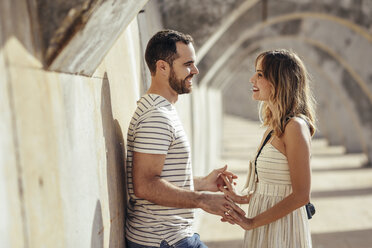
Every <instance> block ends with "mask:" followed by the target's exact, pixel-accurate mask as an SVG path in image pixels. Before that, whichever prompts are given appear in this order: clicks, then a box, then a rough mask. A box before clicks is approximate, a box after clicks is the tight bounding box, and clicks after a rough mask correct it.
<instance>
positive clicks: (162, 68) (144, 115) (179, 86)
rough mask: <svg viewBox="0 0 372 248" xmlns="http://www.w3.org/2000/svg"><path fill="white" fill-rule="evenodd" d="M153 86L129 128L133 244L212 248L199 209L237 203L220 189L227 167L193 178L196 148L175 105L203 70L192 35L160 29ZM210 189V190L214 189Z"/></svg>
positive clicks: (152, 55)
mask: <svg viewBox="0 0 372 248" xmlns="http://www.w3.org/2000/svg"><path fill="white" fill-rule="evenodd" d="M145 59H146V63H147V65H148V67H149V69H150V72H151V86H150V88H149V90H148V91H147V94H146V95H144V96H143V97H142V98H141V99H140V100H139V101H138V103H137V104H138V107H137V109H136V111H135V113H134V115H133V118H132V120H131V123H130V126H129V129H128V156H127V183H128V193H129V204H128V208H127V210H128V211H127V223H126V240H127V247H128V248H137V247H161V248H163V247H206V246H205V245H204V244H203V243H202V242H201V241H200V239H199V236H198V235H197V234H194V233H193V230H192V224H193V218H194V212H193V208H201V209H203V210H204V211H206V212H209V213H211V214H216V215H220V216H222V217H223V216H224V215H225V214H226V213H227V211H229V209H231V208H232V207H231V205H232V204H233V203H232V202H230V201H228V200H226V199H225V197H224V196H223V194H220V193H212V192H216V191H218V184H220V185H224V182H223V180H222V179H221V177H220V175H221V174H222V173H224V174H225V175H227V176H228V177H230V179H231V178H234V177H235V175H233V174H232V173H230V172H227V171H226V166H225V167H224V168H221V169H218V170H214V171H212V172H211V173H210V174H209V175H207V176H206V177H203V178H193V176H192V168H191V156H190V146H189V143H188V140H187V137H186V134H185V132H184V130H183V127H182V124H181V122H180V120H179V118H178V115H177V112H176V109H175V107H174V104H175V103H176V101H177V99H178V95H179V94H185V93H190V92H191V90H192V78H193V76H194V75H197V74H198V73H199V71H198V69H197V67H196V66H195V51H194V47H193V40H192V38H191V36H189V35H185V34H182V33H180V32H177V31H173V30H165V31H160V32H158V33H157V34H155V35H154V36H153V37H152V38H151V40H150V41H149V43H148V45H147V48H146V52H145ZM208 191H209V192H208Z"/></svg>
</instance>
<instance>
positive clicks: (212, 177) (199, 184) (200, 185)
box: [194, 165, 238, 192]
mask: <svg viewBox="0 0 372 248" xmlns="http://www.w3.org/2000/svg"><path fill="white" fill-rule="evenodd" d="M221 175H225V176H226V177H227V178H228V179H229V181H231V182H232V183H233V180H234V179H236V178H238V177H237V176H236V175H235V174H233V173H232V172H229V171H227V165H225V166H224V167H222V168H219V169H215V170H213V171H212V172H211V173H209V174H208V175H207V176H205V177H202V178H196V179H194V183H195V190H198V191H212V192H217V191H219V188H218V187H219V186H225V181H224V180H223V178H222V177H221Z"/></svg>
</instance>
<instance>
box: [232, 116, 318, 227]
mask: <svg viewBox="0 0 372 248" xmlns="http://www.w3.org/2000/svg"><path fill="white" fill-rule="evenodd" d="M310 140H311V135H310V132H309V129H308V126H307V124H306V123H305V121H303V120H302V119H300V118H292V119H291V121H290V122H289V123H288V124H287V126H286V128H285V132H284V134H283V137H282V141H283V142H284V145H285V151H286V157H287V160H288V165H289V171H290V177H291V182H292V193H291V194H290V195H288V196H287V197H286V198H284V199H283V200H282V201H280V202H279V203H278V204H276V205H275V206H273V207H272V208H270V209H268V210H266V211H265V212H263V213H261V214H259V215H257V216H256V217H254V218H252V219H248V218H245V217H244V216H241V215H239V214H237V213H236V212H235V211H231V214H230V216H229V217H228V220H230V221H234V222H235V223H237V224H239V225H240V226H242V227H243V228H244V229H246V230H249V229H252V228H256V227H259V226H262V225H266V224H269V223H271V222H273V221H276V220H278V219H280V218H282V217H284V216H286V215H287V214H289V213H291V212H292V211H294V210H296V209H297V208H299V207H301V206H303V205H305V204H306V203H308V202H309V196H310V187H311V172H310ZM230 218H231V219H230Z"/></svg>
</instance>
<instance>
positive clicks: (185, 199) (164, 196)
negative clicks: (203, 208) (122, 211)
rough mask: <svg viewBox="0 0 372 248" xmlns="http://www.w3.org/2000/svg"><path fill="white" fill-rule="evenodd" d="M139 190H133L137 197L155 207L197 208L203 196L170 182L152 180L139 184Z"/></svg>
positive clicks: (157, 179) (158, 179) (159, 179)
mask: <svg viewBox="0 0 372 248" xmlns="http://www.w3.org/2000/svg"><path fill="white" fill-rule="evenodd" d="M139 187H140V189H138V190H135V192H136V195H137V197H139V198H143V199H146V200H148V201H150V202H153V203H155V204H157V205H161V206H167V207H176V208H199V207H200V202H201V201H202V198H203V194H202V193H200V192H194V191H191V190H187V189H182V188H180V187H178V186H175V185H173V184H171V183H170V182H168V181H166V180H164V179H161V178H158V177H156V178H154V179H152V180H147V182H146V184H143V182H142V183H141V186H139Z"/></svg>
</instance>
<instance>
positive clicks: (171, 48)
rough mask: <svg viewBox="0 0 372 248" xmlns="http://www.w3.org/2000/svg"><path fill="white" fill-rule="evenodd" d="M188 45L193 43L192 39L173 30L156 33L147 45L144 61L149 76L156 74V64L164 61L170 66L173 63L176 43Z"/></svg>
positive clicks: (175, 54) (176, 55) (175, 55)
mask: <svg viewBox="0 0 372 248" xmlns="http://www.w3.org/2000/svg"><path fill="white" fill-rule="evenodd" d="M179 41H180V42H183V43H184V44H186V45H188V44H189V43H194V41H193V39H192V37H191V36H190V35H188V34H183V33H181V32H178V31H175V30H169V29H167V30H163V31H159V32H157V33H156V34H155V35H154V36H153V37H152V38H151V39H150V41H149V43H147V47H146V52H145V59H146V63H147V66H148V67H149V69H150V72H151V75H154V74H155V72H156V62H157V61H158V60H164V61H166V62H167V63H168V64H169V65H171V66H172V64H173V61H174V60H175V59H177V58H178V54H177V46H176V43H177V42H179Z"/></svg>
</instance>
